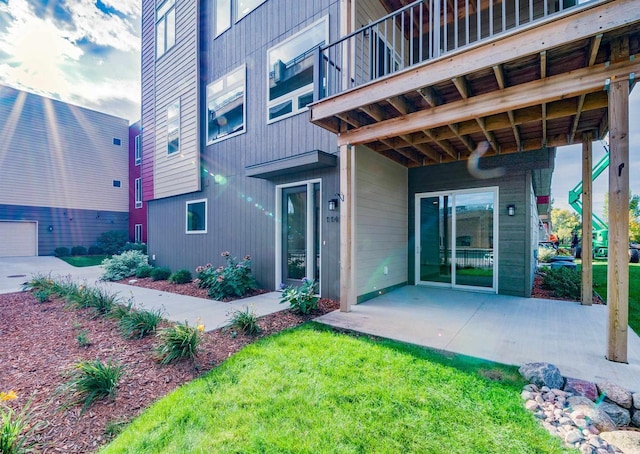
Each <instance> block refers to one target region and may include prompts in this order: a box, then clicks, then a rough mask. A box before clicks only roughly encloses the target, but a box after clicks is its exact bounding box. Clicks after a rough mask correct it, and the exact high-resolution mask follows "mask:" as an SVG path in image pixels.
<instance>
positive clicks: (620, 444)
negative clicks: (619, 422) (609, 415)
mask: <svg viewBox="0 0 640 454" xmlns="http://www.w3.org/2000/svg"><path fill="white" fill-rule="evenodd" d="M600 436H601V437H602V438H603V439H604V440H605V441H606V442H607V443H609V444H611V445H614V446H616V447H617V448H619V449H620V450H621V451H622V452H624V453H625V454H640V432H636V431H632V430H616V431H614V432H606V433H603V434H600Z"/></svg>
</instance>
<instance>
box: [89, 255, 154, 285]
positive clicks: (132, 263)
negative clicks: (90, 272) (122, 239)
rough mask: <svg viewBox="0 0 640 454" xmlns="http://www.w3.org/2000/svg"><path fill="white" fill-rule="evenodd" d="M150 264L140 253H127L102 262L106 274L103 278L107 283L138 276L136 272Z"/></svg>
mask: <svg viewBox="0 0 640 454" xmlns="http://www.w3.org/2000/svg"><path fill="white" fill-rule="evenodd" d="M148 264H149V258H148V257H147V256H146V255H144V254H143V253H142V252H140V251H126V252H123V253H122V254H120V255H114V256H113V257H111V258H107V259H105V260H104V261H103V262H102V266H103V267H104V273H103V275H102V277H101V279H102V280H105V281H119V280H120V279H124V278H125V277H130V276H133V275H134V274H136V270H137V269H138V268H140V267H141V266H143V265H148Z"/></svg>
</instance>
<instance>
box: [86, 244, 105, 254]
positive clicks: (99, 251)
mask: <svg viewBox="0 0 640 454" xmlns="http://www.w3.org/2000/svg"><path fill="white" fill-rule="evenodd" d="M87 253H88V254H89V255H102V254H104V250H103V249H102V248H101V247H100V246H98V245H96V244H94V245H91V246H89V250H88V251H87Z"/></svg>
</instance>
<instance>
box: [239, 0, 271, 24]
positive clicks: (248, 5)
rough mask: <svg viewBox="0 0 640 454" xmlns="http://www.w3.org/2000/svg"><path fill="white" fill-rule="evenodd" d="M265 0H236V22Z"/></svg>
mask: <svg viewBox="0 0 640 454" xmlns="http://www.w3.org/2000/svg"><path fill="white" fill-rule="evenodd" d="M264 2H265V0H235V3H236V22H237V21H239V20H240V19H242V18H243V17H244V16H246V15H247V14H249V13H250V12H251V11H253V10H254V9H256V8H257V7H258V6H260V5H261V4H263V3H264Z"/></svg>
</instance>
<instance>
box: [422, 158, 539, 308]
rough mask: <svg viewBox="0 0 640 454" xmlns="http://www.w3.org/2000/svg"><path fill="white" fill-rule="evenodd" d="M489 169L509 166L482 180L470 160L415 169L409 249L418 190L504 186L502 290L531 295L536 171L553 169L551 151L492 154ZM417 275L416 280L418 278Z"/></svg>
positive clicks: (500, 260)
mask: <svg viewBox="0 0 640 454" xmlns="http://www.w3.org/2000/svg"><path fill="white" fill-rule="evenodd" d="M481 166H482V167H483V168H493V167H504V168H505V171H506V173H505V175H504V176H503V177H501V178H498V179H486V180H479V179H475V178H473V177H472V176H471V175H470V174H469V173H468V171H467V169H466V162H455V163H450V164H441V165H437V166H428V167H421V168H415V169H410V170H409V251H413V250H414V247H415V216H416V214H415V207H414V203H413V202H414V198H415V194H417V193H423V192H432V191H446V190H455V189H467V188H477V187H486V186H498V188H499V194H498V199H499V206H498V207H497V209H498V213H499V215H498V219H499V220H498V222H499V230H498V235H499V239H498V242H499V243H498V254H499V256H498V257H497V259H498V293H501V294H507V295H517V296H530V295H531V278H530V267H531V256H532V247H531V241H532V239H531V236H530V234H529V233H528V230H529V225H530V219H529V216H530V203H531V169H535V168H547V167H549V150H546V149H545V150H538V151H534V152H527V153H518V154H512V155H503V156H497V157H488V158H484V159H482V160H481ZM511 204H513V205H515V206H516V215H515V216H508V215H507V214H506V213H507V205H511ZM414 262H415V256H414V254H412V253H409V269H410V270H413V269H414V266H415V263H414ZM413 280H414V279H413V276H410V281H411V282H413Z"/></svg>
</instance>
